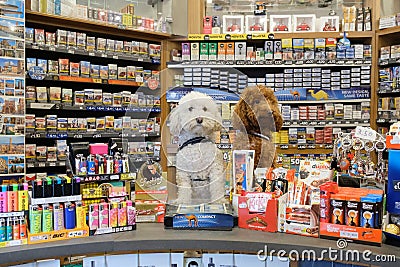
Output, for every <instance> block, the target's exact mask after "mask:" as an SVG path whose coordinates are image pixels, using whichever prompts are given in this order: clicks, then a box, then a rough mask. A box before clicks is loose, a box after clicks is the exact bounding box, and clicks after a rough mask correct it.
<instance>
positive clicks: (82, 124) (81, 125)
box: [78, 118, 87, 131]
mask: <svg viewBox="0 0 400 267" xmlns="http://www.w3.org/2000/svg"><path fill="white" fill-rule="evenodd" d="M78 130H79V131H86V130H87V118H78Z"/></svg>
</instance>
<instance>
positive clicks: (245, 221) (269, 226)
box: [238, 193, 278, 232]
mask: <svg viewBox="0 0 400 267" xmlns="http://www.w3.org/2000/svg"><path fill="white" fill-rule="evenodd" d="M257 194H272V193H250V194H248V195H247V196H239V197H238V215H239V222H238V226H239V227H240V228H244V229H251V230H257V231H264V232H277V231H278V200H277V199H272V198H271V199H269V200H267V203H266V207H265V211H263V212H253V211H252V210H251V204H250V202H251V201H255V198H256V195H257Z"/></svg>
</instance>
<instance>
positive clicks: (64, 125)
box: [57, 118, 68, 132]
mask: <svg viewBox="0 0 400 267" xmlns="http://www.w3.org/2000/svg"><path fill="white" fill-rule="evenodd" d="M57 130H58V131H60V132H63V131H66V130H68V119H67V118H57Z"/></svg>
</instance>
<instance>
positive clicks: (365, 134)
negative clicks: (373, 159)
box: [354, 126, 376, 141]
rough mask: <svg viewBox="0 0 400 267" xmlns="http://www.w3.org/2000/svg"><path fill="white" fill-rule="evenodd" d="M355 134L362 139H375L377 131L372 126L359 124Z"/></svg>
mask: <svg viewBox="0 0 400 267" xmlns="http://www.w3.org/2000/svg"><path fill="white" fill-rule="evenodd" d="M354 136H355V137H357V138H361V139H367V140H371V141H375V139H376V132H375V131H374V130H373V129H371V128H367V127H362V126H357V127H356V132H355V134H354Z"/></svg>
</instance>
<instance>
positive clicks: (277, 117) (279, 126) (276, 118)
mask: <svg viewBox="0 0 400 267" xmlns="http://www.w3.org/2000/svg"><path fill="white" fill-rule="evenodd" d="M272 115H273V116H274V121H275V131H276V132H279V131H280V130H281V129H282V125H283V118H282V115H281V113H280V111H279V109H278V107H277V106H274V107H273V108H272Z"/></svg>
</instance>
